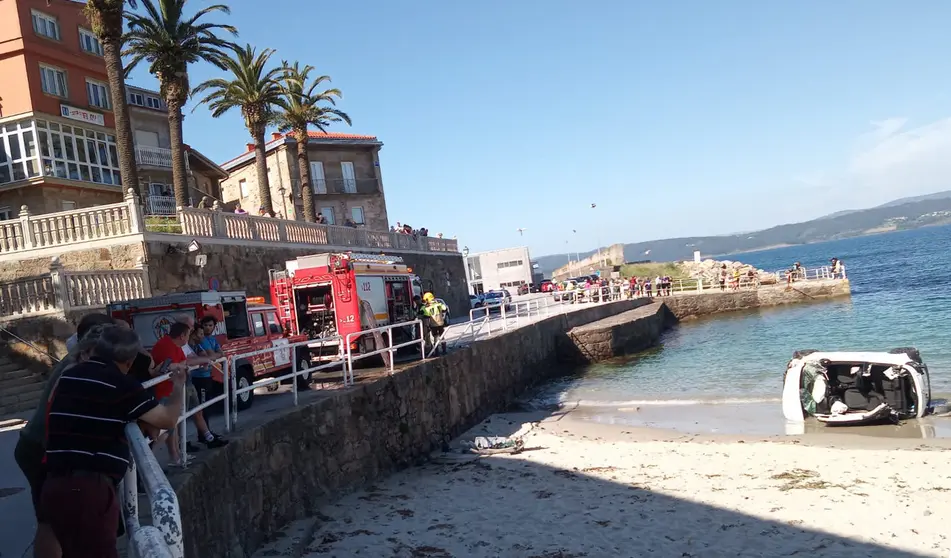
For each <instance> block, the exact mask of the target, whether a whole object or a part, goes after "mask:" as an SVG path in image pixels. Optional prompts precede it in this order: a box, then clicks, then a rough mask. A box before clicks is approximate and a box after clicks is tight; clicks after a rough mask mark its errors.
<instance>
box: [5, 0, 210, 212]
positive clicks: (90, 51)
mask: <svg viewBox="0 0 951 558" xmlns="http://www.w3.org/2000/svg"><path fill="white" fill-rule="evenodd" d="M83 7H84V3H83V2H75V1H72V0H2V1H0V219H10V218H13V217H16V216H17V214H18V213H19V211H20V207H21V206H23V205H26V206H28V207H29V210H30V212H31V213H34V214H36V213H49V212H54V211H63V210H69V209H75V208H81V207H89V206H93V205H99V204H105V203H113V202H117V201H120V200H121V199H122V196H123V190H124V189H126V187H124V186H123V185H122V183H121V182H122V180H121V177H120V173H119V160H118V153H117V149H116V138H115V118H114V116H113V113H112V106H113V105H112V99H111V96H110V92H109V87H108V84H107V80H108V78H107V75H106V68H105V63H104V61H103V58H102V55H103V51H102V45H100V44H99V42H98V40H97V39H96V37H95V35H93V33H92V31H91V30H90V28H89V25H88V22H87V21H86V18H85V16H84V15H83ZM140 91H141V90H140ZM132 95H133V94H132V93H130V101H131V100H132V98H133V97H132ZM152 96H153V97H155V98H156V99H157V95H156V94H154V93H152ZM143 103H146V104H145V106H144V107H143V108H145V109H147V111H148V110H152V111H155V112H156V113H158V112H160V111H161V110H162V109H163V107H162V106H159V107H154V108H150V107H148V105H147V101H144V100H143ZM147 111H146V112H147ZM146 112H143V113H142V114H138V115H137V116H133V125H134V126H135V125H136V124H140V125H141V126H142V127H143V130H145V129H147V128H148V126H149V125H150V124H149V122H150V121H149V117H148V115H147V114H146ZM165 128H166V129H167V124H166V125H165ZM137 137H138V136H137ZM143 137H144V136H143ZM150 139H151V137H150ZM160 146H161V144H160ZM160 146H159V147H160ZM166 146H167V144H166ZM147 147H152V146H147ZM137 154H138V149H137ZM143 154H144V152H143ZM137 159H138V157H137ZM144 159H145V157H143V158H142V159H140V161H139V162H140V168H141V169H142V170H145V171H155V173H156V176H162V177H163V178H162V180H163V183H165V184H167V183H170V182H171V180H170V175H171V164H170V158H167V161H165V162H162V163H161V164H155V163H159V161H156V160H149V164H143V162H144ZM189 161H190V163H191V162H194V165H193V168H196V169H197V170H198V171H199V173H201V172H205V173H206V175H203V176H198V177H195V180H194V182H195V184H196V188H197V187H199V186H198V185H199V184H204V185H205V186H206V187H208V189H209V191H210V190H211V188H210V187H209V184H210V183H212V182H217V180H218V179H220V178H223V177H224V176H225V173H224V171H223V170H221V169H220V168H218V167H217V166H216V165H214V163H213V162H211V161H209V160H207V158H204V157H202V156H200V154H197V155H195V156H194V157H191V156H190V157H189ZM164 172H167V174H168V176H169V179H167V180H165V179H164V176H165V174H162V173H164ZM143 179H144V180H152V175H151V174H150V173H149V172H146V173H145V176H144V177H143ZM137 186H138V185H137ZM139 191H142V189H139Z"/></svg>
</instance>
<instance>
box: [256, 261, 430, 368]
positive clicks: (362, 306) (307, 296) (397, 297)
mask: <svg viewBox="0 0 951 558" xmlns="http://www.w3.org/2000/svg"><path fill="white" fill-rule="evenodd" d="M420 294H421V288H420V282H419V278H418V277H417V276H416V275H414V274H413V270H412V269H411V268H409V267H407V266H406V265H405V264H404V263H403V259H402V258H401V257H399V256H387V255H380V254H377V255H374V254H358V253H352V252H348V253H336V254H314V255H311V256H302V257H299V258H297V259H296V260H290V261H288V262H286V269H285V270H281V271H277V270H272V271H271V301H272V303H273V304H274V306H275V307H276V308H277V316H278V320H279V321H280V323H281V325H282V326H283V327H284V329H285V330H286V331H289V332H291V334H293V335H306V336H307V337H308V338H309V339H311V340H313V342H312V343H311V344H310V347H311V356H312V357H313V358H314V359H315V360H333V359H337V358H340V355H342V354H343V352H344V351H345V350H346V347H345V346H344V344H345V343H346V338H347V334H350V333H357V332H360V331H363V330H367V329H372V328H375V327H379V326H383V325H388V324H399V323H403V322H411V321H413V320H415V319H416V310H415V308H414V305H413V297H414V296H419V295H420ZM414 335H416V334H415V333H414V330H413V328H412V327H406V328H395V329H394V330H393V343H394V344H398V343H401V342H403V341H406V340H408V339H411V338H413V336H414ZM350 341H351V343H350V350H351V353H362V352H370V351H373V350H375V347H376V346H377V345H378V344H380V343H383V342H384V339H383V338H382V337H381V336H375V335H364V336H360V337H356V336H351V339H350Z"/></svg>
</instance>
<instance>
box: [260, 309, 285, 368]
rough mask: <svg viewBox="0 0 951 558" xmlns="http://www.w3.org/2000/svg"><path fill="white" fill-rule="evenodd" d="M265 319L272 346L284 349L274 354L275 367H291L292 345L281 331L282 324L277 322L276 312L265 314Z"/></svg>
mask: <svg viewBox="0 0 951 558" xmlns="http://www.w3.org/2000/svg"><path fill="white" fill-rule="evenodd" d="M264 319H265V321H266V322H267V335H268V339H270V341H271V346H272V347H283V348H282V349H277V350H276V351H274V353H273V354H274V357H273V362H274V366H275V367H278V368H282V367H284V366H287V365H289V364H290V363H291V349H290V347H288V345H290V343H289V341H288V339H287V338H286V337H284V332H283V330H281V324H280V322H278V321H277V315H276V314H275V313H274V312H265V314H264Z"/></svg>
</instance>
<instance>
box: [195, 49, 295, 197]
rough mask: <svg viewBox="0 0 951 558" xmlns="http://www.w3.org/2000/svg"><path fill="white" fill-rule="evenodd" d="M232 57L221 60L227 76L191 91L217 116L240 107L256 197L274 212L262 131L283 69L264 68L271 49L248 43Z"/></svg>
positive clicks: (278, 101)
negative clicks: (250, 145)
mask: <svg viewBox="0 0 951 558" xmlns="http://www.w3.org/2000/svg"><path fill="white" fill-rule="evenodd" d="M234 53H235V56H234V57H233V58H227V59H225V60H223V61H222V62H223V66H224V68H225V70H227V71H229V72H231V76H229V77H228V78H227V79H226V78H215V79H209V80H208V81H206V82H204V83H202V84H201V85H199V86H198V87H196V88H195V90H194V91H193V92H192V95H200V94H202V93H206V92H207V95H206V96H205V98H204V99H202V100H201V101H199V104H207V105H208V107H209V108H210V109H211V115H212V116H214V117H215V118H218V117H220V116H222V115H223V114H225V113H226V112H228V111H230V110H231V109H233V108H237V109H240V110H241V116H243V117H244V125H245V127H247V129H248V132H249V133H250V134H251V139H253V140H254V164H255V167H256V169H257V174H258V196H259V197H260V198H261V205H262V206H263V207H264V210H265V211H266V212H267V214H268V215H271V216H273V215H274V208H273V207H272V205H271V185H270V184H269V181H268V177H267V160H266V155H267V154H266V153H265V150H264V146H265V142H264V132H265V131H267V125H268V123H270V122H271V120H273V118H274V107H275V106H279V105H280V104H281V102H282V99H281V86H280V84H279V83H278V79H280V76H281V74H282V73H283V71H284V70H283V69H282V68H271V69H270V70H269V69H268V68H267V66H268V61H269V60H270V58H271V56H273V55H274V49H270V48H266V49H264V50H262V51H261V52H257V50H256V49H255V48H254V47H252V46H251V45H247V46H245V47H244V48H243V49H242V48H236V49H235V51H234Z"/></svg>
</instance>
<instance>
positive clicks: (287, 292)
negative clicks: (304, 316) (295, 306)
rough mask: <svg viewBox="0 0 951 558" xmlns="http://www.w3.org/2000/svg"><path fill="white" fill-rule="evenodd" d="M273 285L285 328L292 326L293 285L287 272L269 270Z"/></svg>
mask: <svg viewBox="0 0 951 558" xmlns="http://www.w3.org/2000/svg"><path fill="white" fill-rule="evenodd" d="M268 275H269V276H270V279H271V283H272V284H273V285H274V295H275V296H276V297H277V301H276V302H277V308H278V310H279V315H280V316H281V319H283V320H284V327H285V328H289V327H290V326H291V324H290V320H291V288H290V287H291V285H290V282H291V281H290V277H288V275H287V271H284V270H281V269H269V270H268Z"/></svg>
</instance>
